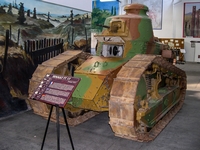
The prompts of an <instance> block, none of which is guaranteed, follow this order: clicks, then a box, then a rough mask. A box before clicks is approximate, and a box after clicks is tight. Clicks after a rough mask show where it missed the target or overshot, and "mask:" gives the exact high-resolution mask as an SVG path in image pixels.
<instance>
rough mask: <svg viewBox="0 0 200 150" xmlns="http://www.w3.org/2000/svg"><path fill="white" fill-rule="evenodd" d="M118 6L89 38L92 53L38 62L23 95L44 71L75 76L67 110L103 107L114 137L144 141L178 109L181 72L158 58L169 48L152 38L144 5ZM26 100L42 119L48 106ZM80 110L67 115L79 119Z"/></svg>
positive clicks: (182, 92)
mask: <svg viewBox="0 0 200 150" xmlns="http://www.w3.org/2000/svg"><path fill="white" fill-rule="evenodd" d="M124 10H125V11H126V14H124V15H119V16H112V17H109V18H107V19H106V21H105V24H104V25H103V27H104V29H103V31H102V34H100V35H96V36H95V37H96V39H97V41H98V45H97V48H96V55H95V56H90V57H89V58H87V59H85V60H84V59H81V58H82V57H81V56H82V55H83V53H82V52H81V51H77V50H68V51H66V52H64V53H62V54H60V55H58V56H56V57H54V58H52V59H49V60H47V61H45V62H43V63H42V64H41V65H39V66H38V67H37V69H36V71H35V72H34V74H33V77H32V79H31V80H30V88H29V93H30V95H31V94H32V93H33V91H34V89H35V88H36V87H37V86H38V85H39V84H40V82H41V80H42V79H43V78H44V76H45V75H46V74H47V73H48V74H50V73H53V74H59V75H66V76H69V75H73V76H74V77H78V78H81V81H80V83H79V84H78V86H77V88H76V89H75V91H74V93H73V95H72V98H71V99H70V101H69V102H68V103H67V105H66V107H65V108H66V111H67V112H68V114H71V115H72V114H73V112H76V110H84V112H85V113H86V114H87V113H88V112H90V111H92V112H103V111H109V117H110V120H109V124H110V126H111V128H112V130H113V132H114V133H115V135H116V136H119V137H123V138H128V139H132V140H136V141H150V140H153V139H154V138H155V137H156V136H157V135H158V134H159V133H160V132H161V130H162V129H163V128H164V127H165V126H166V125H167V124H168V122H169V121H170V120H171V119H172V118H173V116H174V115H175V114H176V113H177V112H178V110H179V109H180V108H181V106H182V104H183V100H184V97H185V91H186V74H185V72H184V71H182V70H181V69H179V68H177V67H176V66H174V65H173V64H172V63H170V61H169V58H170V57H171V55H170V56H169V55H166V56H167V57H168V58H165V57H164V56H162V54H165V53H167V54H170V50H167V48H168V47H167V46H166V45H163V44H162V43H160V42H158V41H157V40H155V39H156V38H155V37H154V35H153V29H152V23H151V19H150V18H149V17H148V16H147V14H146V13H147V11H148V7H147V6H145V5H142V4H130V5H127V6H126V7H125V8H124ZM29 102H30V106H31V107H32V108H33V110H34V112H35V113H37V114H39V115H42V116H44V117H48V113H49V106H48V105H46V104H44V103H41V102H38V101H34V100H29ZM69 112H70V113H69ZM84 112H83V111H82V113H77V114H76V115H77V116H76V117H74V118H73V117H72V116H71V115H69V116H68V118H67V119H69V120H70V119H72V120H71V121H70V122H71V123H75V122H79V123H80V122H82V121H84V120H85V119H83V120H81V119H80V118H81V116H82V118H83V116H84V114H83V113H84ZM86 118H87V115H86ZM79 119H80V120H81V121H80V120H79ZM69 124H70V123H69ZM75 124H76V123H75Z"/></svg>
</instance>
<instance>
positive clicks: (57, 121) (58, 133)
mask: <svg viewBox="0 0 200 150" xmlns="http://www.w3.org/2000/svg"><path fill="white" fill-rule="evenodd" d="M53 106H54V105H51V109H50V112H49V118H48V120H47V125H46V129H45V133H44V137H43V141H42V146H41V150H43V147H44V142H45V138H46V134H47V130H48V127H49V122H50V119H51V114H52V110H53ZM55 107H56V128H57V150H60V123H59V106H58V105H55ZM62 112H63V117H64V120H65V124H66V128H67V132H68V135H69V139H70V143H71V146H72V150H74V145H73V141H72V137H71V134H70V130H69V126H68V123H67V118H66V115H65V111H64V108H62Z"/></svg>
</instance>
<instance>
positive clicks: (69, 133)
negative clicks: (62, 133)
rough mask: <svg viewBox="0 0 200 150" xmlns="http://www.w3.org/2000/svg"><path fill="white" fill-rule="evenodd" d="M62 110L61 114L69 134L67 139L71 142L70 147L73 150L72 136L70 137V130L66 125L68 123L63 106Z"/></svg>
mask: <svg viewBox="0 0 200 150" xmlns="http://www.w3.org/2000/svg"><path fill="white" fill-rule="evenodd" d="M62 112H63V116H64V119H65V124H66V128H67V132H68V135H69V139H70V142H71V146H72V149H73V150H74V145H73V141H72V137H71V134H70V131H69V126H68V123H67V118H66V115H65V110H64V108H62Z"/></svg>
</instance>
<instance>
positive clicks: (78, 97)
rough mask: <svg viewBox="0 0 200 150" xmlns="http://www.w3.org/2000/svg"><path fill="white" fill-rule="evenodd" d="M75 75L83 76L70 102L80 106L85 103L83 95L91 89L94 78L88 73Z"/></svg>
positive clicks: (76, 75)
mask: <svg viewBox="0 0 200 150" xmlns="http://www.w3.org/2000/svg"><path fill="white" fill-rule="evenodd" d="M74 76H75V77H78V78H81V81H80V82H79V84H78V86H77V87H76V89H75V91H74V92H73V94H72V100H71V101H70V102H69V103H70V104H71V105H73V106H76V107H77V106H80V105H81V104H82V103H83V97H84V95H85V93H86V92H87V90H88V89H89V87H90V85H91V83H92V79H90V78H89V77H88V76H86V75H82V74H75V75H74Z"/></svg>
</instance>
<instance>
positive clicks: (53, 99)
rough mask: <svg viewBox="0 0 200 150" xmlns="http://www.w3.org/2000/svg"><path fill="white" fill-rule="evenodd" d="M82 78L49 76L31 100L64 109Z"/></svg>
mask: <svg viewBox="0 0 200 150" xmlns="http://www.w3.org/2000/svg"><path fill="white" fill-rule="evenodd" d="M79 82H80V78H76V77H71V76H61V75H56V74H47V75H46V76H45V77H44V79H43V80H42V81H41V83H40V85H39V86H38V87H37V89H36V90H35V92H34V93H33V94H32V95H31V97H30V98H31V99H34V100H38V101H41V102H44V103H47V104H51V105H59V107H62V108H64V107H65V105H66V103H67V102H68V101H69V99H70V98H71V96H72V93H73V92H74V90H75V89H76V87H77V85H78V83H79Z"/></svg>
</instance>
